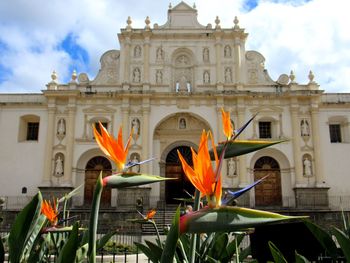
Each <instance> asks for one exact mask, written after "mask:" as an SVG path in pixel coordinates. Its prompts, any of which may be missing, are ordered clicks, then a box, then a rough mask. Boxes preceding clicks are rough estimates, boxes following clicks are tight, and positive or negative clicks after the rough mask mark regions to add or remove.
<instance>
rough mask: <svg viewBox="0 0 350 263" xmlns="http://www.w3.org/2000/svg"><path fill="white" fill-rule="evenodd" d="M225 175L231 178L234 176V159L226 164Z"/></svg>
mask: <svg viewBox="0 0 350 263" xmlns="http://www.w3.org/2000/svg"><path fill="white" fill-rule="evenodd" d="M227 175H228V176H230V177H233V176H235V175H236V161H235V159H234V158H230V160H229V161H228V164H227Z"/></svg>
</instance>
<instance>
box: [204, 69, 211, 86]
mask: <svg viewBox="0 0 350 263" xmlns="http://www.w3.org/2000/svg"><path fill="white" fill-rule="evenodd" d="M203 82H204V83H210V75H209V72H208V71H204V74H203Z"/></svg>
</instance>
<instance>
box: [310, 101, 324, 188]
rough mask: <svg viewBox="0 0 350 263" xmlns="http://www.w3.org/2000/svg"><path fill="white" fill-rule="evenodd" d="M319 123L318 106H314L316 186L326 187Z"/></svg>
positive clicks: (312, 128)
mask: <svg viewBox="0 0 350 263" xmlns="http://www.w3.org/2000/svg"><path fill="white" fill-rule="evenodd" d="M318 125H319V111H318V106H313V107H312V109H311V130H312V140H313V146H314V162H315V163H314V164H315V165H314V167H315V177H316V187H326V184H325V179H324V174H323V162H322V155H321V151H322V149H321V147H320V145H321V144H320V134H319V131H318V128H319V127H318Z"/></svg>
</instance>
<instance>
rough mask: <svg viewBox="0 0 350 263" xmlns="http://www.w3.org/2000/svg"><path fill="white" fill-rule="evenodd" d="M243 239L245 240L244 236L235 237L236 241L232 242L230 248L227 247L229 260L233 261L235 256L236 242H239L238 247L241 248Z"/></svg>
mask: <svg viewBox="0 0 350 263" xmlns="http://www.w3.org/2000/svg"><path fill="white" fill-rule="evenodd" d="M243 238H244V234H238V235H235V239H234V240H232V241H231V242H230V244H228V246H227V247H226V253H227V259H231V258H232V257H233V255H234V254H235V252H236V242H237V247H239V245H240V244H241V242H242V240H243ZM240 255H241V254H240Z"/></svg>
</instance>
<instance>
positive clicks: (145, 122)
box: [141, 98, 151, 173]
mask: <svg viewBox="0 0 350 263" xmlns="http://www.w3.org/2000/svg"><path fill="white" fill-rule="evenodd" d="M150 109H151V108H150V105H149V99H148V98H145V99H143V104H142V129H141V131H142V156H141V159H142V160H146V159H148V158H150V156H149V153H150V151H149V145H150V143H149V140H150V138H149V114H150ZM141 170H142V171H141V172H143V173H149V172H150V165H149V164H148V163H146V164H144V165H142V166H141Z"/></svg>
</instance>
